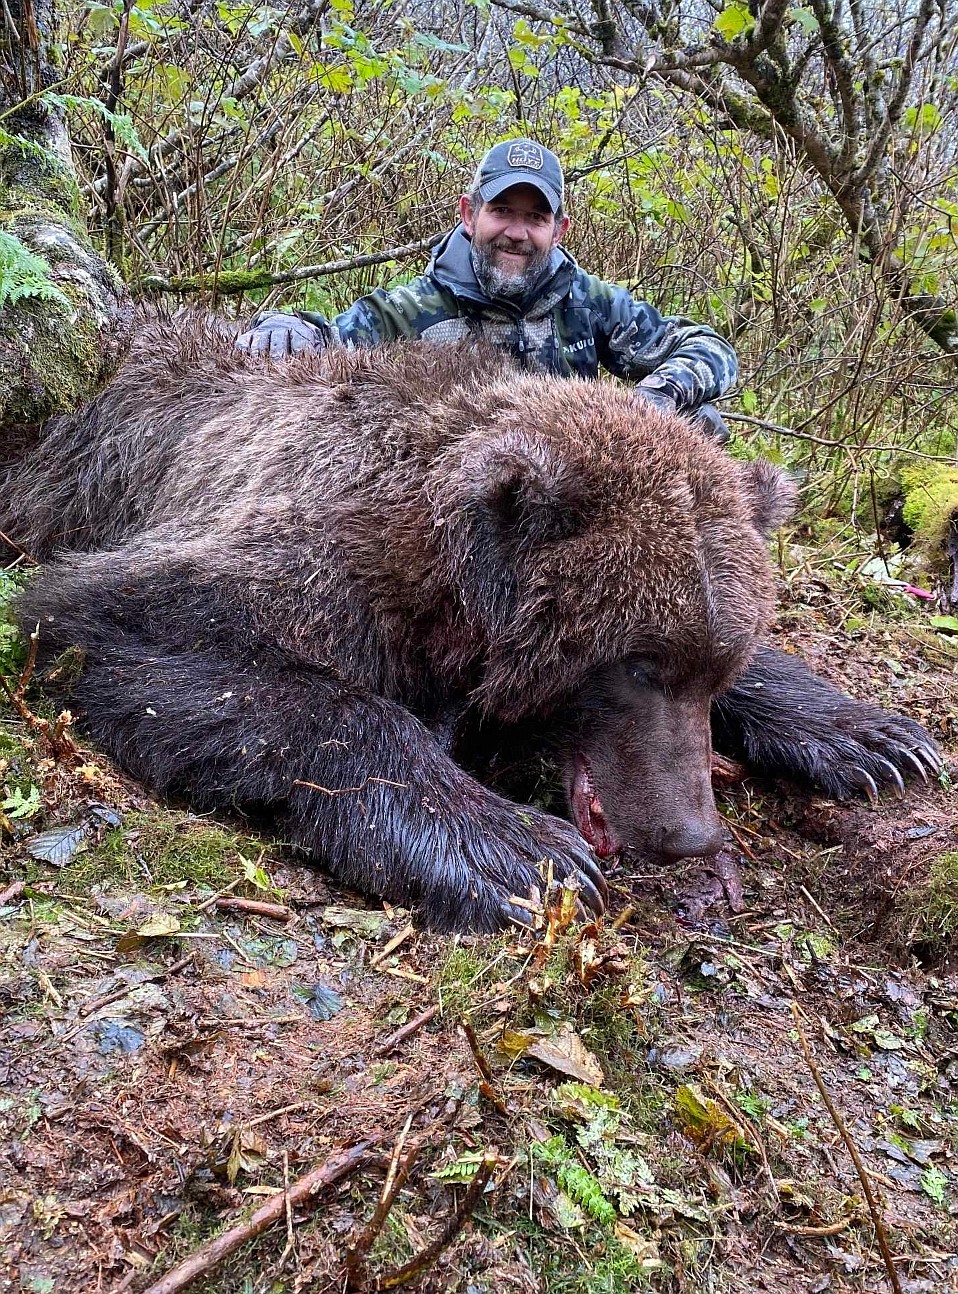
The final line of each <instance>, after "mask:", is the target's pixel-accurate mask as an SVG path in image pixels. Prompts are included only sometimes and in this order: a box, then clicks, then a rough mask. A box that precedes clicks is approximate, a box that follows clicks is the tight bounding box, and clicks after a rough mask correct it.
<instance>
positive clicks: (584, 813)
mask: <svg viewBox="0 0 958 1294" xmlns="http://www.w3.org/2000/svg"><path fill="white" fill-rule="evenodd" d="M569 807H570V808H571V810H572V818H573V821H574V822H575V825H576V827H577V828H578V830H579V833H580V835H582V836H583V837H584V838H585V840H586V841H587V842H588V843H589V844H590V845H591V846H592V848H593V849H594V850H595V852H596V855H597V857H599V858H609V857H611V855H612V854H617V853H619V852H620V851H621V849H622V846H621V844H620V842H619V839H618V837H617V836H616V834H615V832H614V831H613V830H612V828H611V827H610V826H609V821H608V818H607V817H606V815H605V809H604V808H603V806H602V801H601V800H600V799H599V797H598V795H597V794H596V789H595V786H594V785H593V783H592V769H591V768H590V767H589V761H588V760H587V759H586V757H585V756H584V755H576V757H575V760H574V763H573V771H572V788H571V790H570V793H569Z"/></svg>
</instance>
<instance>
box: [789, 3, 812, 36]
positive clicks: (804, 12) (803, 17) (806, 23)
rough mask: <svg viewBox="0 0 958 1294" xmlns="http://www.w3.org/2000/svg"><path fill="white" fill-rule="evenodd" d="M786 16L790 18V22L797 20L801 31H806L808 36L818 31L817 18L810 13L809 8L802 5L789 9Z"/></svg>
mask: <svg viewBox="0 0 958 1294" xmlns="http://www.w3.org/2000/svg"><path fill="white" fill-rule="evenodd" d="M788 16H789V18H791V20H792V22H797V23H798V25H799V27H801V28H802V30H803V31H805V32H807V33H808V35H809V36H814V34H815V33H816V32H817V31H818V19H817V18H816V17H815V15H814V13H812V11H811V9H806V8H805V7H804V6H802V7H800V8H797V9H789V11H788Z"/></svg>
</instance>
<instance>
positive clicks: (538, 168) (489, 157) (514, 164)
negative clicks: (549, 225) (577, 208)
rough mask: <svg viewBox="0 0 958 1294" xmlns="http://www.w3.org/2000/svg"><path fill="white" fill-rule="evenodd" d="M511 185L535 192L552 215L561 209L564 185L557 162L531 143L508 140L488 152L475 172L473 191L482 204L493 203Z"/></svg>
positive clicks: (529, 140) (550, 154)
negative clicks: (528, 187)
mask: <svg viewBox="0 0 958 1294" xmlns="http://www.w3.org/2000/svg"><path fill="white" fill-rule="evenodd" d="M514 184H531V185H533V186H534V187H535V188H537V189H538V190H539V192H540V193H541V194H542V196H543V197H544V198H545V200H546V202H548V204H549V210H550V211H551V212H553V214H554V213H555V212H556V211H558V210H559V208H560V207H561V206H562V195H563V192H564V191H565V182H564V181H563V179H562V167H561V166H560V164H559V159H558V158H557V157H556V155H555V153H550V152H549V150H548V148H543V147H542V145H541V144H536V143H534V142H533V141H532V140H531V139H507V140H506V142H505V143H504V144H496V145H495V146H494V147H493V148H490V149H489V152H488V153H486V155H485V157H484V158H483V159H482V161H481V162H480V163H479V165H478V167H477V168H476V174H475V176H474V177H473V181H472V188H473V191H475V190H476V189H478V190H479V196H480V197H481V198H482V200H483V202H492V200H493V198H498V196H499V194H500V193H505V191H506V189H511V188H512V186H513V185H514Z"/></svg>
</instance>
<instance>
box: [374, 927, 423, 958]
mask: <svg viewBox="0 0 958 1294" xmlns="http://www.w3.org/2000/svg"><path fill="white" fill-rule="evenodd" d="M415 933H416V927H415V926H414V925H408V926H403V928H402V930H400V932H399V934H398V935H393V937H392V939H390V941H389V943H388V944H386V946H385V947H384V948H380V950H379V952H378V953H377V954H376V956H375V957H371V958H370V959H369V964H370V966H375V965H376V963H377V962H381V961H382V960H383V958H385V957H388V956H389V954H390V953H394V952H395V951H396V949H397V948H398V947H399V945H400V944H404V943H405V942H406V940H407V939H408V938H409V937H410V935H414V934H415Z"/></svg>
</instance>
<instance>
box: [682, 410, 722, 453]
mask: <svg viewBox="0 0 958 1294" xmlns="http://www.w3.org/2000/svg"><path fill="white" fill-rule="evenodd" d="M687 417H688V419H689V421H690V422H691V423H692V424H693V425H694V426H696V427H698V429H699V431H704V432H705V434H706V436H708V437H709V438H710V439H711V440H714V441H715V443H716V445H727V444H728V442H729V441H730V440H731V439H732V433H731V432H730V431H729V429H728V424H727V423H726V421H725V419H724V418H723V417H722V415H721V414H720V413H719V411H718V409H716V407H715V405H714V404H700V405H699V407H698V408H697V409H690V410H689V412H688V414H687Z"/></svg>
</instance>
